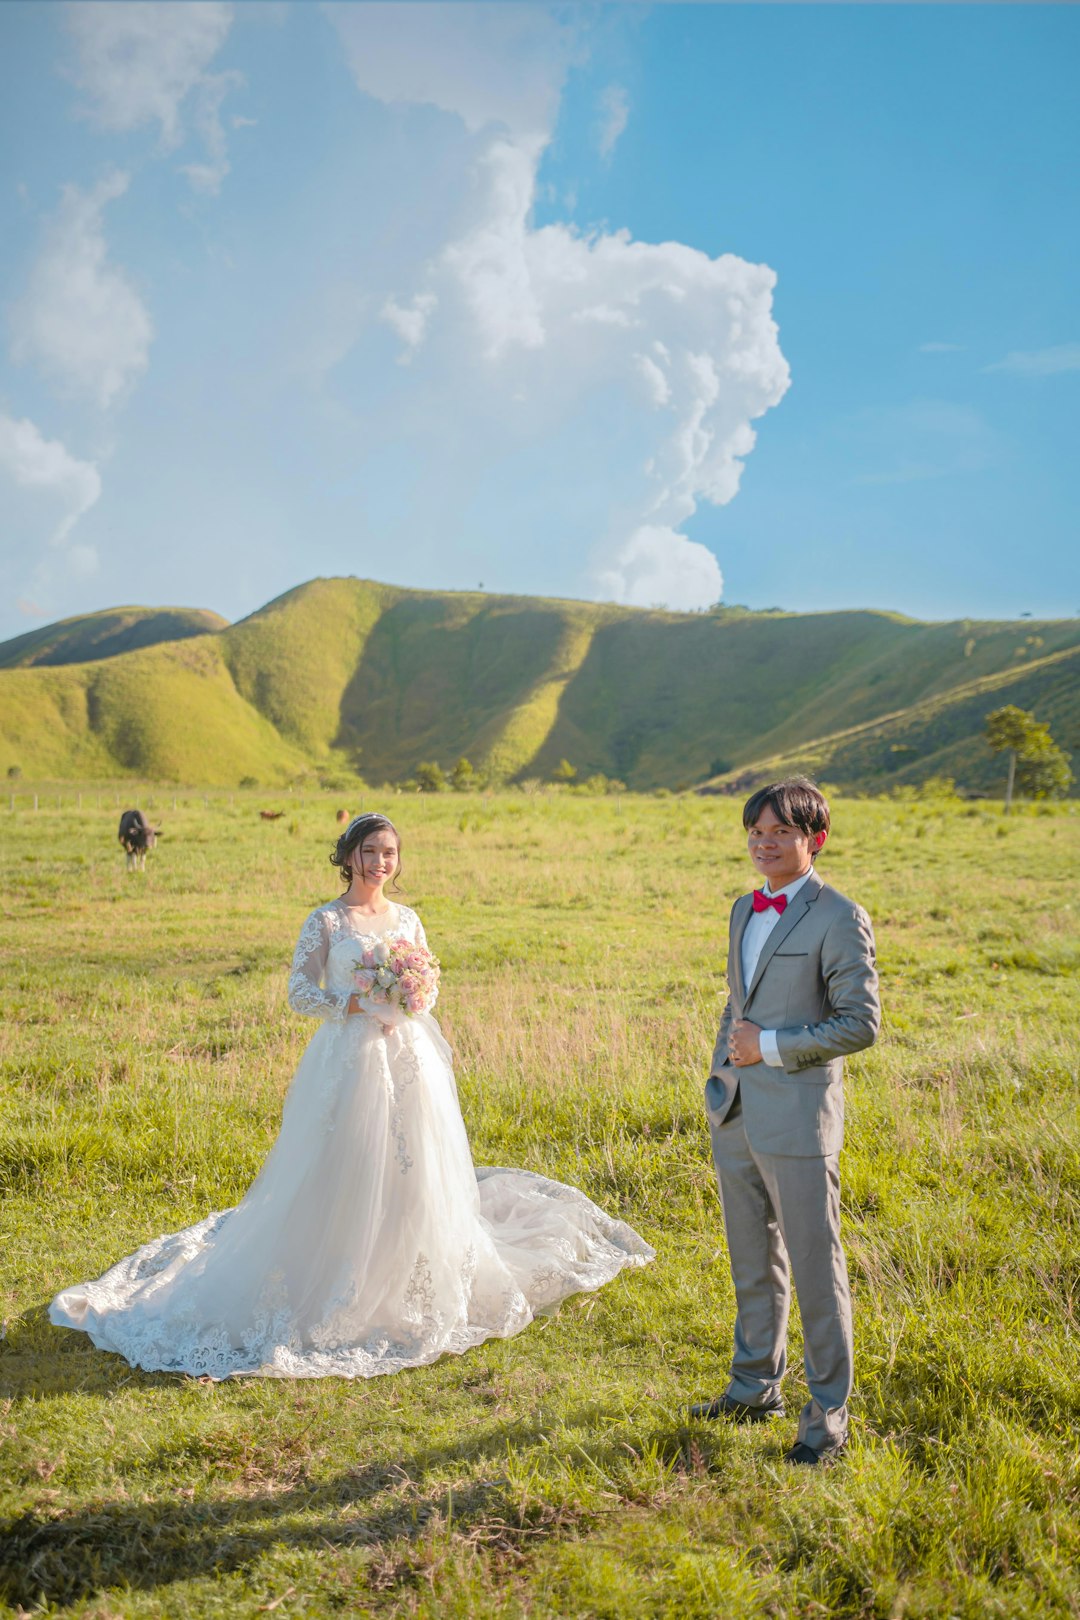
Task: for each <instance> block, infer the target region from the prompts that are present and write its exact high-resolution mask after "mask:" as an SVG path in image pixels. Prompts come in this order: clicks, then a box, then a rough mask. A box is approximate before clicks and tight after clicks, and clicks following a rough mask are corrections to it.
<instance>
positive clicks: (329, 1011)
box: [289, 911, 349, 1023]
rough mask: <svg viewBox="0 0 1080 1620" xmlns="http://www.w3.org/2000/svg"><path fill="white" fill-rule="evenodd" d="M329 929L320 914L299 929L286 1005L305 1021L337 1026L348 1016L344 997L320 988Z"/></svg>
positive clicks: (327, 950) (318, 912) (346, 997)
mask: <svg viewBox="0 0 1080 1620" xmlns="http://www.w3.org/2000/svg"><path fill="white" fill-rule="evenodd" d="M329 949H330V929H329V927H328V925H327V921H326V918H325V916H324V914H323V913H322V911H313V912H312V913H311V916H310V917H309V918H308V919H307V921H306V922H305V924H304V926H303V928H301V930H300V938H299V939H298V940H297V942H296V950H295V951H294V952H293V961H292V972H291V973H290V974H289V1006H290V1007H291V1008H292V1010H293V1012H298V1013H304V1014H305V1015H306V1016H307V1017H308V1018H331V1019H333V1021H334V1022H335V1023H341V1022H343V1021H344V1019H345V1018H346V1017H347V1015H348V1009H349V998H348V996H335V995H332V994H331V993H330V991H329V990H324V989H323V987H322V979H323V975H324V974H325V972H326V958H327V955H328V954H329Z"/></svg>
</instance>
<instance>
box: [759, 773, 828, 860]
mask: <svg viewBox="0 0 1080 1620" xmlns="http://www.w3.org/2000/svg"><path fill="white" fill-rule="evenodd" d="M765 809H769V810H771V811H772V813H773V815H774V816H775V817H776V819H777V821H782V822H783V823H784V826H785V827H798V829H799V831H800V832H804V833H806V834H807V836H808V837H810V838H813V837H816V835H817V834H818V833H823V832H824V833H827V832H828V830H829V806H828V803H827V802H826V799H825V795H824V793H822V791H821V789H820V788H819V787H817V786H815V784H814V783H813V782H811V781H810V779H809V777H806V776H788V777H785V778H784V780H783V781H782V782H771V783H770V784H769V786H768V787H763V788H758V790H757V792H756V793H751V795H750V797H749V798H748V799H747V801H746V803H745V804H744V805H743V813H742V824H743V826H744V827H745V828H747V830H749V829H750V828H751V827H752V826H753V825H754V823H755V821H756V820H757V819H758V817H759V816H760V815H761V812H762V811H763V810H765ZM813 853H814V855H815V856H816V854H817V850H814V852H813Z"/></svg>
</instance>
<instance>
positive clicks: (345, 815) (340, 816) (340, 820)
mask: <svg viewBox="0 0 1080 1620" xmlns="http://www.w3.org/2000/svg"><path fill="white" fill-rule="evenodd" d="M334 819H335V820H336V821H337V824H338V826H339V827H344V826H345V824H346V822H348V821H351V820H352V817H351V816H350V815H349V812H348V811H347V810H339V811H338V813H337V815H336V817H335V818H334Z"/></svg>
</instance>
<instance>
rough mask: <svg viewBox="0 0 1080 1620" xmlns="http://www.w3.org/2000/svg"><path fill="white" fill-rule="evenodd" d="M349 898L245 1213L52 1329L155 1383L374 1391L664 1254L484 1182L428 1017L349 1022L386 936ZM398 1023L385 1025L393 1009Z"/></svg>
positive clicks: (399, 922) (217, 1217)
mask: <svg viewBox="0 0 1080 1620" xmlns="http://www.w3.org/2000/svg"><path fill="white" fill-rule="evenodd" d="M375 934H381V935H383V936H389V935H397V936H403V937H405V938H407V939H410V940H419V941H421V942H423V943H426V941H424V930H423V927H422V926H421V923H420V919H419V918H418V917H417V915H416V913H415V912H414V911H411V910H410V909H409V908H408V907H407V906H394V905H391V907H390V909H389V911H388V912H387V913H385V914H384V916H383V917H381V918H378V919H374V920H373V919H371V918H363V919H361V918H359V916H358V914H357V913H354V912H352V911H351V910H350V908H349V907H347V906H345V905H344V903H343V902H342V901H341V900H335V901H332V902H331V903H330V904H329V905H325V906H320V907H319V908H318V910H316V911H313V912H312V913H311V915H310V917H308V919H307V921H306V922H305V924H304V927H303V929H302V931H301V934H300V939H299V943H298V944H297V947H296V954H295V956H294V959H293V968H292V974H291V977H290V979H289V1002H290V1004H291V1006H292V1007H293V1008H294V1009H295V1010H296V1011H297V1012H301V1013H306V1014H309V1015H311V1016H314V1017H317V1018H319V1019H320V1020H321V1023H320V1026H319V1028H318V1029H317V1030H316V1031H315V1034H314V1036H313V1037H312V1040H311V1041H310V1043H309V1045H308V1046H307V1049H306V1050H305V1052H304V1054H303V1057H302V1058H301V1060H300V1064H299V1066H298V1068H297V1070H296V1074H295V1076H294V1078H293V1081H292V1085H291V1086H290V1088H289V1092H288V1096H287V1097H286V1099H285V1107H284V1112H283V1116H282V1121H281V1131H280V1133H279V1135H278V1138H277V1141H276V1142H275V1144H274V1146H273V1148H272V1149H271V1151H270V1154H269V1156H268V1158H267V1160H266V1163H265V1165H264V1166H263V1168H262V1171H261V1173H260V1174H259V1177H258V1179H257V1180H256V1181H255V1183H254V1184H253V1186H252V1187H251V1188H250V1190H249V1191H248V1193H247V1194H246V1196H245V1197H244V1198H243V1200H242V1201H241V1202H240V1203H239V1204H238V1205H237V1206H236V1208H235V1209H229V1210H225V1211H224V1212H223V1213H218V1214H214V1215H210V1216H208V1217H207V1218H206V1219H205V1220H202V1221H200V1222H199V1223H198V1224H197V1225H196V1226H190V1227H188V1228H187V1229H186V1230H185V1231H182V1232H176V1233H173V1234H172V1235H171V1236H167V1237H159V1238H155V1239H154V1241H153V1242H152V1243H147V1244H144V1246H143V1247H142V1248H141V1249H139V1250H137V1251H136V1253H135V1254H133V1255H129V1256H128V1258H127V1259H125V1260H121V1261H120V1262H119V1263H118V1264H117V1265H114V1266H113V1267H112V1269H111V1270H109V1271H107V1272H106V1273H105V1274H104V1276H102V1277H99V1278H98V1279H97V1281H96V1282H88V1283H82V1284H80V1285H79V1286H78V1287H75V1288H68V1289H65V1290H64V1292H63V1293H61V1294H58V1295H57V1296H56V1298H55V1299H54V1300H53V1302H52V1304H51V1306H50V1308H49V1315H50V1318H51V1319H52V1321H53V1322H55V1323H56V1324H57V1325H58V1326H62V1327H70V1328H79V1329H81V1330H82V1331H83V1332H85V1333H88V1334H89V1335H90V1337H91V1339H92V1340H93V1342H94V1343H95V1344H96V1345H97V1346H98V1347H99V1348H100V1349H103V1350H115V1351H118V1352H119V1354H120V1355H122V1356H124V1357H125V1358H126V1359H127V1360H128V1361H129V1362H131V1363H132V1365H134V1366H137V1367H143V1368H146V1369H147V1370H149V1371H161V1372H173V1373H190V1374H193V1375H196V1376H203V1375H209V1376H210V1377H211V1378H227V1377H230V1376H232V1375H235V1374H243V1373H248V1374H251V1373H260V1374H263V1375H269V1376H276V1377H281V1378H322V1377H328V1376H337V1377H344V1378H370V1377H374V1376H375V1375H376V1374H378V1373H393V1372H398V1371H400V1370H401V1369H402V1368H404V1367H417V1366H421V1365H423V1364H424V1363H426V1362H431V1361H434V1360H435V1359H436V1358H437V1357H438V1356H441V1355H443V1354H444V1353H445V1352H447V1351H452V1352H459V1351H462V1350H467V1349H468V1348H469V1347H470V1346H471V1345H476V1344H480V1343H481V1342H482V1341H483V1340H485V1339H488V1338H505V1337H507V1336H508V1335H510V1334H512V1333H517V1332H518V1331H519V1330H520V1329H521V1328H523V1327H525V1326H526V1324H527V1323H529V1322H530V1321H532V1319H533V1317H534V1316H535V1315H537V1313H538V1312H543V1311H548V1310H550V1309H551V1308H552V1307H553V1306H555V1305H557V1304H558V1302H559V1301H560V1300H562V1299H565V1298H566V1297H567V1295H569V1294H573V1293H577V1292H578V1291H579V1290H582V1289H592V1288H599V1287H600V1286H601V1285H602V1284H603V1283H606V1282H608V1281H609V1280H610V1279H611V1278H612V1277H614V1276H615V1275H616V1273H617V1272H619V1271H620V1270H622V1268H623V1267H624V1266H642V1265H645V1264H646V1263H647V1262H648V1261H649V1260H651V1259H652V1258H653V1250H652V1249H651V1248H650V1247H649V1245H648V1244H647V1243H645V1242H644V1241H643V1239H642V1238H640V1237H639V1236H638V1235H637V1233H636V1232H634V1231H633V1230H632V1229H631V1228H630V1227H629V1226H627V1225H625V1224H624V1223H623V1222H622V1221H617V1220H613V1219H612V1218H611V1217H610V1216H608V1215H605V1214H604V1212H603V1210H601V1209H598V1208H597V1206H596V1205H595V1204H594V1203H592V1202H591V1201H590V1200H589V1199H588V1198H586V1197H585V1195H584V1194H583V1193H581V1192H578V1191H577V1190H576V1189H575V1188H573V1187H566V1186H563V1185H562V1183H560V1182H558V1181H549V1180H547V1178H546V1177H544V1176H539V1175H533V1174H532V1173H531V1172H529V1171H525V1170H497V1169H478V1168H476V1167H475V1166H474V1165H473V1162H472V1156H471V1154H470V1152H469V1143H468V1138H467V1136H466V1134H465V1126H464V1122H463V1121H462V1117H461V1110H460V1108H459V1107H458V1100H457V1090H456V1087H455V1084H454V1075H453V1069H452V1067H451V1059H450V1050H449V1048H448V1046H447V1044H446V1042H445V1041H444V1040H443V1038H442V1035H441V1033H440V1030H439V1026H438V1024H437V1023H436V1021H435V1019H434V1018H433V1017H431V1016H430V1014H423V1015H420V1016H418V1017H413V1018H406V1017H404V1016H403V1015H401V1014H397V1015H393V1014H390V1015H389V1016H391V1017H395V1019H396V1021H395V1023H394V1025H393V1028H392V1029H391V1030H390V1032H389V1033H387V1032H386V1031H385V1030H384V1028H383V1025H382V1023H381V1022H380V1021H379V1020H378V1019H377V1018H376V1017H374V1016H371V1015H369V1014H352V1015H351V1016H350V1015H348V1014H347V1013H346V1007H347V1003H348V999H349V995H350V991H351V989H352V982H351V981H352V975H353V972H354V970H355V968H356V965H357V959H358V956H359V953H360V950H361V949H362V947H363V945H364V944H365V943H368V942H370V940H371V939H372V937H373V935H375ZM384 1011H385V1009H384Z"/></svg>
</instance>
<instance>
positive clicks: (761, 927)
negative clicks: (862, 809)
mask: <svg viewBox="0 0 1080 1620" xmlns="http://www.w3.org/2000/svg"><path fill="white" fill-rule="evenodd" d="M812 871H813V867H811V868H810V872H812ZM810 872H804V873H803V875H802V877H797V878H796V879H795V881H794V883H789V884H787V886H786V887H785V888H783V889H773V888H770V886H769V884H768V883H767V882H766V884H765V893H766V894H767V895H768V896H769V898H770V899H777V898H779V896H780V895H784V896H785V897H786V899H787V903H788V905H789V906H790V904H791V902H792V901H793V900H794V898H795V896H796V895H797V894H798V892H799V890H800V889H801V888H802V886H803V884H804V883H805V882H806V880H807V878H808V877H809V876H810ZM779 921H780V913H779V912H778V911H777V909H776V907H775V906H769V907H767V908H766V910H765V911H752V912H751V913H750V920H749V922H748V923H747V925H746V927H745V929H744V930H743V937H742V976H743V984H744V985H745V986H746V988H747V990H749V988H750V981H751V979H752V978H753V977H754V970H755V968H756V967H757V965H758V957H759V956H760V955H761V953H762V951H763V950H764V948H765V941H766V940H767V939H768V937H769V935H770V934H771V933H772V931H773V929H774V928H775V927H776V925H777V923H778V922H779ZM758 1041H759V1044H760V1046H761V1061H762V1062H763V1063H767V1064H768V1065H769V1067H770V1069H782V1068H783V1067H784V1060H783V1058H782V1057H781V1056H780V1048H779V1047H778V1046H777V1044H776V1031H775V1029H763V1030H762V1032H761V1034H760V1036H759V1037H758Z"/></svg>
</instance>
